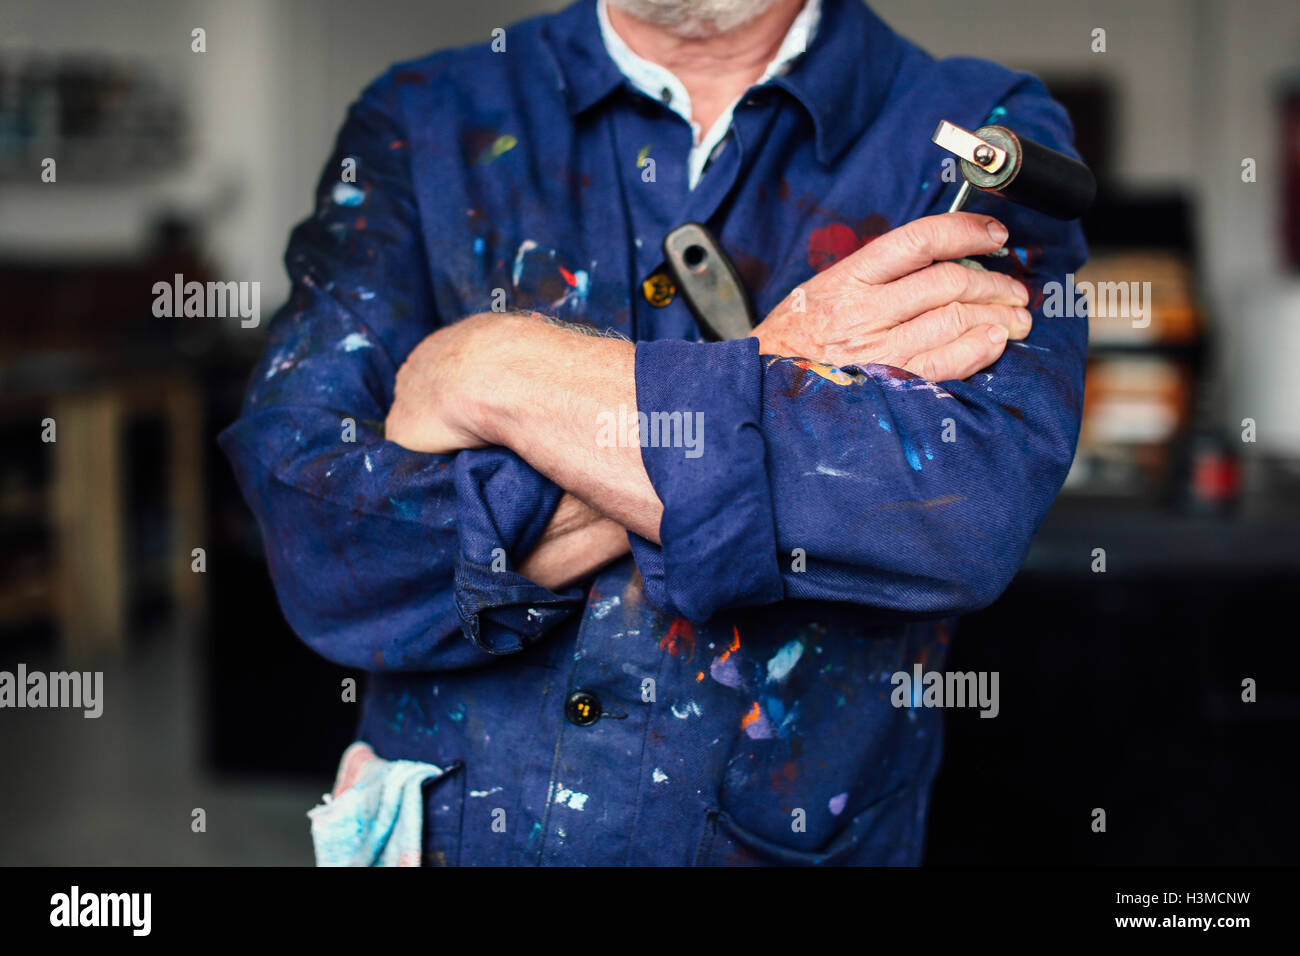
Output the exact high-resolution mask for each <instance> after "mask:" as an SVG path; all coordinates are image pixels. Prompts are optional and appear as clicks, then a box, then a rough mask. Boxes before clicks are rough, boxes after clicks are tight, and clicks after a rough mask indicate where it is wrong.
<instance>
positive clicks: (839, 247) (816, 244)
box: [808, 222, 862, 272]
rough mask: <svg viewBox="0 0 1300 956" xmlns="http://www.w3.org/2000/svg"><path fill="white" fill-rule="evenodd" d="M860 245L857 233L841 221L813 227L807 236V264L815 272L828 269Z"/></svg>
mask: <svg viewBox="0 0 1300 956" xmlns="http://www.w3.org/2000/svg"><path fill="white" fill-rule="evenodd" d="M861 245H862V243H861V242H859V241H858V234H857V233H856V232H854V231H853V230H852V229H850V228H849V227H848V226H846V225H844V224H843V223H841V222H833V223H831V224H830V225H829V226H823V227H822V228H821V229H814V230H813V232H812V235H811V236H809V237H808V265H810V266H812V268H813V269H814V270H815V271H817V272H821V271H823V270H825V269H829V268H830V267H831V266H833V265H835V263H837V262H839V261H840V260H841V259H843V258H844V257H845V256H848V255H851V254H852V253H854V252H856V251H857V249H858V247H859V246H861Z"/></svg>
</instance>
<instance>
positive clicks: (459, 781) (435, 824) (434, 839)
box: [424, 760, 465, 866]
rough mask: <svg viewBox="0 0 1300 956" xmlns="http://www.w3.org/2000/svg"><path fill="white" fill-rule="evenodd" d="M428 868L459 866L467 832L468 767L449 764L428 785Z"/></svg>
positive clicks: (426, 799)
mask: <svg viewBox="0 0 1300 956" xmlns="http://www.w3.org/2000/svg"><path fill="white" fill-rule="evenodd" d="M424 787H425V801H424V805H425V816H424V865H425V866H459V865H460V848H461V842H462V841H461V836H462V834H463V833H464V829H465V764H464V763H463V762H461V761H459V760H453V761H451V762H449V763H448V764H447V765H446V767H444V768H443V774H442V776H441V777H438V778H436V779H434V780H430V781H428V782H426V783H425V785H424Z"/></svg>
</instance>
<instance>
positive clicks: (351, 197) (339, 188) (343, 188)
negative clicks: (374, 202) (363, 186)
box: [331, 183, 366, 207]
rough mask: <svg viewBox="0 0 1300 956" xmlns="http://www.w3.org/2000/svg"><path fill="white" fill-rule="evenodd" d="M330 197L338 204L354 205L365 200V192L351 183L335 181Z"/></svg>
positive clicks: (358, 204)
mask: <svg viewBox="0 0 1300 956" xmlns="http://www.w3.org/2000/svg"><path fill="white" fill-rule="evenodd" d="M331 197H332V198H333V200H334V201H335V202H336V203H338V204H339V205H340V206H349V207H356V206H360V205H361V204H362V203H363V202H365V201H366V194H365V193H363V192H362V191H361V190H360V189H358V188H357V187H356V186H353V185H352V184H351V183H335V184H334V191H333V192H332V193H331Z"/></svg>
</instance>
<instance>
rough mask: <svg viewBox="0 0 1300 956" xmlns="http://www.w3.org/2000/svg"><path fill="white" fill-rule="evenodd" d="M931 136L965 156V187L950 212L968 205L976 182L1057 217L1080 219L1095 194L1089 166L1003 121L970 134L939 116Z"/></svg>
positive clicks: (938, 142) (963, 169)
mask: <svg viewBox="0 0 1300 956" xmlns="http://www.w3.org/2000/svg"><path fill="white" fill-rule="evenodd" d="M930 139H931V141H932V142H933V143H934V144H935V145H936V146H939V147H940V148H942V149H946V150H947V151H948V152H950V153H952V154H953V155H954V156H956V157H958V158H959V159H960V160H961V175H962V184H961V189H960V190H958V192H957V197H956V198H955V199H954V200H953V202H952V205H951V206H949V207H948V211H949V212H957V210H959V209H961V207H962V206H963V205H965V203H966V199H967V198H968V197H969V196H970V191H971V187H972V186H973V187H974V188H976V189H981V190H983V191H984V192H986V193H992V194H993V195H994V196H1001V197H1002V198H1003V199H1009V200H1010V201H1011V202H1013V203H1017V204H1019V205H1021V206H1026V207H1028V208H1029V209H1033V210H1036V211H1037V212H1041V213H1045V214H1046V215H1048V216H1051V217H1052V218H1053V219H1078V218H1079V217H1080V216H1082V215H1083V214H1084V213H1085V212H1087V211H1088V207H1089V206H1091V205H1092V201H1093V199H1094V198H1095V197H1096V195H1097V180H1096V179H1095V178H1093V175H1092V170H1090V169H1089V168H1088V167H1087V166H1085V165H1083V163H1081V162H1079V161H1078V160H1075V159H1071V158H1070V157H1069V156H1066V155H1065V154H1064V153H1058V152H1057V151H1056V150H1054V149H1048V148H1047V147H1046V146H1043V145H1041V144H1039V143H1035V142H1034V141H1033V140H1032V139H1026V138H1025V137H1023V136H1018V135H1016V134H1015V133H1013V132H1012V131H1011V130H1009V129H1007V128H1006V127H1005V126H981V127H980V128H979V129H977V130H976V131H975V132H973V133H972V132H969V131H968V130H964V129H962V128H961V127H960V126H957V125H954V124H953V123H949V122H948V121H947V120H940V121H939V126H938V128H936V129H935V131H934V135H933V136H931V137H930Z"/></svg>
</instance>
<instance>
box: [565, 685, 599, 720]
mask: <svg viewBox="0 0 1300 956" xmlns="http://www.w3.org/2000/svg"><path fill="white" fill-rule="evenodd" d="M600 709H601V708H600V699H599V698H598V697H596V695H595V694H588V693H587V692H586V691H585V690H575V691H574V692H573V693H572V694H570V695H569V699H568V700H566V701H565V702H564V716H565V717H568V718H569V723H571V724H577V725H578V726H579V727H590V726H591V725H592V724H594V723H595V722H596V721H598V720H600Z"/></svg>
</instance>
